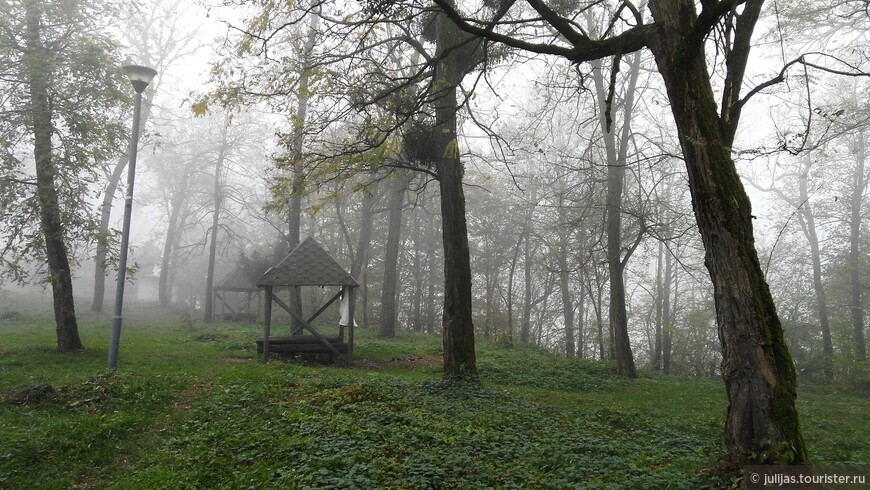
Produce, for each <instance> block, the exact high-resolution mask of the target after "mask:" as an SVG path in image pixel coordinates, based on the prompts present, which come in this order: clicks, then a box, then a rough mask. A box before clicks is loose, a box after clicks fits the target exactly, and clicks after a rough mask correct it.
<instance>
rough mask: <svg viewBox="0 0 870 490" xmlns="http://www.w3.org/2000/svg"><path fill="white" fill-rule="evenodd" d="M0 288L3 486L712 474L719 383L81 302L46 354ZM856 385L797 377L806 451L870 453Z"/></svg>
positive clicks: (603, 480) (46, 339) (868, 458)
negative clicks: (294, 343) (811, 385)
mask: <svg viewBox="0 0 870 490" xmlns="http://www.w3.org/2000/svg"><path fill="white" fill-rule="evenodd" d="M2 294H3V295H4V298H3V299H2V300H0V488H49V489H50V488H118V489H126V488H248V487H257V488H276V489H278V488H280V489H285V488H360V489H368V488H413V489H417V488H487V487H490V488H584V487H588V488H665V487H668V488H720V487H723V486H727V485H728V484H729V482H723V481H721V480H719V479H718V478H717V477H716V476H715V475H714V472H713V471H712V468H713V467H714V466H715V463H716V456H717V455H718V454H719V453H720V452H721V442H720V440H721V433H722V424H723V414H724V411H725V399H724V393H723V387H722V384H721V381H716V380H706V381H699V380H686V379H672V378H663V377H656V376H652V375H646V376H642V377H641V378H640V379H637V380H633V381H627V380H622V379H619V378H615V377H613V376H612V375H611V374H610V368H609V366H607V365H603V364H599V363H592V362H585V361H580V360H572V359H561V358H557V357H554V356H552V355H549V354H547V353H542V352H539V351H536V350H534V349H530V348H520V347H517V348H512V349H508V348H503V347H499V346H498V345H495V344H489V343H484V342H480V343H479V347H478V363H479V368H480V371H481V383H480V384H479V385H470V386H465V385H449V384H443V383H441V382H440V381H439V377H440V363H439V361H438V356H439V355H440V349H441V343H440V339H438V338H434V337H431V336H425V335H413V334H402V335H400V336H399V337H398V338H397V339H392V340H388V341H387V340H378V339H377V338H376V337H375V335H374V334H373V333H371V332H367V331H365V330H362V329H361V331H360V332H359V333H358V341H357V343H356V350H355V356H356V360H357V362H356V365H355V366H354V367H353V368H350V369H348V368H341V367H335V366H319V365H313V364H304V363H299V362H269V363H263V362H261V361H259V360H258V359H257V356H256V353H255V351H254V337H256V336H257V335H259V334H260V327H259V326H258V325H248V324H231V325H227V324H214V325H204V324H202V323H200V322H196V321H194V322H190V321H189V319H186V318H184V317H182V316H180V315H176V314H173V313H171V312H167V311H164V310H161V309H159V308H155V307H137V306H135V305H131V306H129V307H128V309H127V310H126V312H125V320H124V329H123V333H122V336H121V350H120V352H121V355H120V358H119V368H118V369H117V370H116V371H114V372H112V373H110V374H109V373H106V370H105V363H106V346H107V344H108V330H109V325H110V323H111V318H110V316H109V315H94V314H89V313H88V314H81V320H80V323H81V326H80V330H81V334H82V339H83V342H84V343H85V345H86V347H87V350H85V351H84V352H83V353H80V354H72V355H59V354H55V353H53V352H52V348H53V345H54V328H53V325H52V319H51V313H50V311H47V310H46V305H45V304H44V302H41V303H39V304H31V303H28V302H26V301H25V300H24V299H22V298H16V297H11V296H9V295H7V293H2ZM867 405H868V404H867V399H866V398H859V397H856V396H851V395H848V394H844V393H837V392H835V391H834V390H832V389H829V388H828V389H821V388H815V389H813V390H802V392H801V398H800V411H801V416H802V417H803V418H802V422H803V427H804V431H805V435H806V437H807V441H808V444H809V447H810V451H811V455H812V457H813V459H814V461H815V462H819V463H826V464H835V463H836V464H862V465H866V464H868V463H870V448H868V445H867V444H866V434H867V433H868V429H870V422H868V420H867V417H866V414H867Z"/></svg>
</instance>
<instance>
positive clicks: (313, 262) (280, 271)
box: [257, 237, 359, 287]
mask: <svg viewBox="0 0 870 490" xmlns="http://www.w3.org/2000/svg"><path fill="white" fill-rule="evenodd" d="M257 286H261V287H262V286H359V283H358V282H356V279H354V278H353V276H351V275H350V274H349V273H348V272H347V271H346V270H344V268H342V267H341V266H340V265H338V262H336V261H335V259H333V258H332V256H331V255H329V252H327V251H326V250H324V249H323V247H321V246H320V244H319V243H317V242H316V241H315V240H314V239H313V238H311V237H308V238H306V239H305V240H303V241H302V243H300V244H299V245H298V246H297V247H296V248H294V249H293V251H292V252H290V253H289V254H288V255H287V256H286V257H284V260H282V261H281V262H279V263H278V264H277V265H275V266H274V267H272V268H270V269H269V270H267V271H266V273H265V274H263V275H262V276H261V277H260V279H258V280H257Z"/></svg>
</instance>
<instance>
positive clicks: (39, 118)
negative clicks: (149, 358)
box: [23, 1, 84, 352]
mask: <svg viewBox="0 0 870 490" xmlns="http://www.w3.org/2000/svg"><path fill="white" fill-rule="evenodd" d="M24 8H25V29H26V31H25V33H24V40H25V44H26V49H25V52H24V59H23V62H24V65H25V66H24V71H25V73H26V77H27V84H28V86H29V89H30V101H29V102H30V107H29V109H30V113H31V118H32V119H31V125H32V130H33V140H34V143H33V157H34V163H35V166H36V196H37V199H38V201H39V221H40V228H41V230H42V236H43V239H44V240H45V254H46V258H47V259H48V270H49V274H50V276H49V280H50V282H51V290H52V297H53V303H54V320H55V332H56V335H57V351H58V352H72V351H76V350H80V349H83V348H84V346H83V345H82V342H81V339H80V337H79V330H78V323H77V321H76V312H75V300H74V299H73V289H72V273H71V272H70V265H69V257H68V252H67V247H66V242H65V237H64V226H63V213H62V212H61V208H60V200H59V198H58V193H57V187H56V185H57V184H56V182H55V176H56V175H57V172H58V169H57V166H56V165H55V162H54V156H53V151H52V142H51V139H52V134H53V132H54V128H53V126H52V113H51V105H50V102H49V95H48V91H49V83H50V79H51V73H50V72H49V66H50V64H49V63H46V60H48V59H49V58H50V55H49V54H48V53H47V50H46V48H45V47H44V46H43V45H42V33H41V25H40V24H41V21H42V12H41V11H40V10H39V6H38V2H33V1H27V2H24Z"/></svg>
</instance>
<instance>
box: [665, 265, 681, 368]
mask: <svg viewBox="0 0 870 490" xmlns="http://www.w3.org/2000/svg"><path fill="white" fill-rule="evenodd" d="M672 284H673V289H674V300H673V304H674V306H673V307H671V285H672ZM677 287H678V282H677V271H676V270H675V269H674V258H673V257H672V256H671V253H670V252H668V253H666V254H665V277H664V285H662V289H663V291H662V372H663V373H664V374H671V352H672V350H673V331H674V319H673V316H674V315H673V312H674V311H675V310H676V303H677Z"/></svg>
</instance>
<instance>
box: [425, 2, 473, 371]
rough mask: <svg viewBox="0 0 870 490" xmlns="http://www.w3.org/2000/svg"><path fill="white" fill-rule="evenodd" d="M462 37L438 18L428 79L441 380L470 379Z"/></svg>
mask: <svg viewBox="0 0 870 490" xmlns="http://www.w3.org/2000/svg"><path fill="white" fill-rule="evenodd" d="M464 37H465V36H464V35H463V34H462V33H461V31H460V30H459V28H457V27H456V25H455V24H453V23H452V22H450V21H449V20H448V19H446V18H444V17H442V18H441V19H439V21H438V26H437V35H436V49H435V56H436V58H437V59H438V60H439V61H438V64H437V65H436V66H435V72H434V74H433V80H432V90H433V91H434V93H433V94H432V98H433V100H432V105H433V106H434V108H435V140H436V145H437V146H436V148H438V150H437V151H438V162H437V169H438V184H439V190H440V191H441V226H442V229H441V236H442V241H443V243H444V312H443V314H442V320H441V321H442V328H443V330H442V337H443V343H444V378H445V379H448V380H476V379H477V360H476V356H475V352H474V324H473V322H472V312H471V298H472V294H471V257H470V252H469V249H468V228H467V225H466V219H465V191H464V190H463V188H462V178H463V174H464V173H465V171H464V168H463V165H462V161H461V160H460V158H459V141H458V138H457V121H456V112H457V110H458V107H459V105H458V100H457V91H458V89H457V87H458V86H459V84H460V82H461V81H462V78H463V76H464V73H462V71H461V70H460V68H459V67H460V66H462V65H461V63H462V61H463V60H461V59H460V56H459V54H458V53H457V51H456V48H457V47H458V45H459V44H460V42H461V40H462V39H463V38H464Z"/></svg>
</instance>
